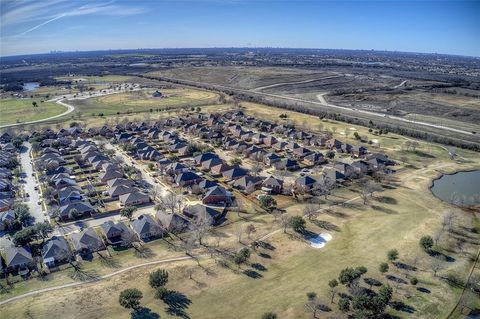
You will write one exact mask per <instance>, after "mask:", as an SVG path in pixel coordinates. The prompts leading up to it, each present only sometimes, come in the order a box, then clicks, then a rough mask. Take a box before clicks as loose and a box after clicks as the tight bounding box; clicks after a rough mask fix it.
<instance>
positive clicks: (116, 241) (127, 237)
mask: <svg viewBox="0 0 480 319" xmlns="http://www.w3.org/2000/svg"><path fill="white" fill-rule="evenodd" d="M101 229H102V232H103V235H104V236H105V238H106V239H107V243H108V244H110V245H120V244H122V245H129V244H130V242H131V241H132V237H133V234H132V233H131V231H130V229H129V228H128V227H127V226H125V224H124V223H123V222H117V223H114V222H113V221H111V220H109V221H106V222H104V223H103V224H102V225H101Z"/></svg>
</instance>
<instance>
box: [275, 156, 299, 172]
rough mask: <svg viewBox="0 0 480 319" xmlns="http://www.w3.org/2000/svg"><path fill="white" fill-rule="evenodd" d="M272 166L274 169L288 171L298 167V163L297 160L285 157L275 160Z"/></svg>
mask: <svg viewBox="0 0 480 319" xmlns="http://www.w3.org/2000/svg"><path fill="white" fill-rule="evenodd" d="M273 167H275V169H276V170H288V171H294V170H297V169H299V168H300V166H299V165H298V162H297V161H296V160H294V159H291V158H285V159H283V160H281V161H279V162H276V163H274V164H273Z"/></svg>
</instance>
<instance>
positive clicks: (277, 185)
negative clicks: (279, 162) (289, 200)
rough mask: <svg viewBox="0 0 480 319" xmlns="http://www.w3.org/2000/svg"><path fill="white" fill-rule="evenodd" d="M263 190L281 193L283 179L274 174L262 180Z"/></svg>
mask: <svg viewBox="0 0 480 319" xmlns="http://www.w3.org/2000/svg"><path fill="white" fill-rule="evenodd" d="M262 190H263V191H265V192H267V193H271V194H280V193H282V190H283V181H282V180H281V179H278V178H276V177H274V176H272V175H270V176H269V177H267V178H266V179H265V180H263V182H262Z"/></svg>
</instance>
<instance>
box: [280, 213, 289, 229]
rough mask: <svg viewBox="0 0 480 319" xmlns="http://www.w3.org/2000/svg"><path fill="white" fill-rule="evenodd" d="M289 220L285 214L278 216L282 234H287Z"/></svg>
mask: <svg viewBox="0 0 480 319" xmlns="http://www.w3.org/2000/svg"><path fill="white" fill-rule="evenodd" d="M289 221H290V218H289V217H288V215H287V214H281V215H280V224H281V225H282V228H283V232H284V233H286V232H287V228H288V226H290V222H289Z"/></svg>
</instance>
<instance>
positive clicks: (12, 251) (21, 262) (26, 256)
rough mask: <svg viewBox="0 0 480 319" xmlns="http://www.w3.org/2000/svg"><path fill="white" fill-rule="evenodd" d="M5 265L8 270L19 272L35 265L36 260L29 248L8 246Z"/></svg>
mask: <svg viewBox="0 0 480 319" xmlns="http://www.w3.org/2000/svg"><path fill="white" fill-rule="evenodd" d="M5 266H6V268H5V271H6V272H17V271H21V270H24V269H29V268H31V267H33V266H35V261H34V260H33V257H32V253H31V252H30V249H28V248H24V247H6V248H5Z"/></svg>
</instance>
